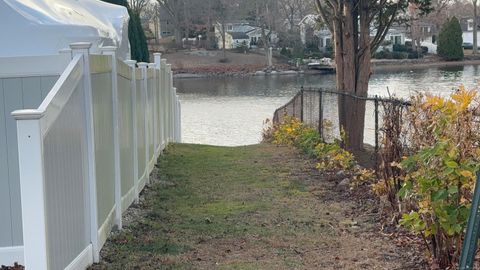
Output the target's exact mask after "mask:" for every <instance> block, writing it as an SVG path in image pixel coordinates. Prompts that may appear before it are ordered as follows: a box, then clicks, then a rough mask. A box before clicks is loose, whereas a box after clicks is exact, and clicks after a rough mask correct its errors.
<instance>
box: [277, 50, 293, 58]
mask: <svg viewBox="0 0 480 270" xmlns="http://www.w3.org/2000/svg"><path fill="white" fill-rule="evenodd" d="M280 54H281V55H283V56H286V57H288V58H292V52H291V51H290V50H289V49H287V48H286V47H282V50H280Z"/></svg>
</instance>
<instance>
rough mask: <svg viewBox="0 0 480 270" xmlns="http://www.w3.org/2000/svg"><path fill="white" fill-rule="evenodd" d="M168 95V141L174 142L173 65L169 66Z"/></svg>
mask: <svg viewBox="0 0 480 270" xmlns="http://www.w3.org/2000/svg"><path fill="white" fill-rule="evenodd" d="M167 78H168V79H167V81H168V84H167V93H168V99H167V100H168V141H169V142H171V141H172V140H173V106H172V105H173V104H172V99H173V80H172V65H171V64H167Z"/></svg>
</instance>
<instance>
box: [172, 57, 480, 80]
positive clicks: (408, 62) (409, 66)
mask: <svg viewBox="0 0 480 270" xmlns="http://www.w3.org/2000/svg"><path fill="white" fill-rule="evenodd" d="M469 65H480V59H467V60H462V61H443V60H440V61H439V60H432V59H405V60H376V59H374V60H373V61H372V71H373V72H374V73H384V72H397V71H408V70H419V69H427V68H442V67H455V66H457V67H458V66H469ZM287 75H290V76H292V75H296V76H299V75H301V76H303V75H319V76H322V75H324V74H320V73H315V72H311V71H309V70H306V71H303V70H302V71H298V70H292V69H280V70H277V71H275V72H274V73H266V72H264V71H263V70H259V71H257V72H245V71H242V70H239V71H232V70H229V71H225V72H221V71H220V72H214V73H212V72H208V71H207V72H202V69H201V68H199V69H198V71H196V72H192V71H191V69H190V70H183V69H177V70H174V76H173V77H174V79H200V78H225V77H234V78H235V77H253V76H257V77H271V76H287Z"/></svg>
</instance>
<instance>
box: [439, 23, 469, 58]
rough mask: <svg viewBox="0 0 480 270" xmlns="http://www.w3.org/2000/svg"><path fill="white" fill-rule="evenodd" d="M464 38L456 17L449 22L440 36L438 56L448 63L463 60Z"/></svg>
mask: <svg viewBox="0 0 480 270" xmlns="http://www.w3.org/2000/svg"><path fill="white" fill-rule="evenodd" d="M462 44H463V38H462V29H461V27H460V23H459V22H458V19H457V18H456V17H452V18H451V19H450V20H447V22H445V24H444V25H443V27H442V30H441V32H440V35H439V36H438V55H439V56H441V57H442V58H443V59H445V60H447V61H457V60H463V48H462Z"/></svg>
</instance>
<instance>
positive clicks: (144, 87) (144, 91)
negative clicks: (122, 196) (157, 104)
mask: <svg viewBox="0 0 480 270" xmlns="http://www.w3.org/2000/svg"><path fill="white" fill-rule="evenodd" d="M147 66H148V64H147V63H144V62H140V63H138V67H139V68H140V70H141V71H142V84H141V85H142V86H141V87H142V89H141V91H142V103H143V113H144V121H143V122H144V123H143V124H144V128H145V134H144V135H145V168H144V169H145V171H146V172H147V175H146V176H145V177H147V179H146V180H147V183H149V181H150V177H149V176H148V166H149V162H150V159H149V156H150V154H149V151H148V116H147V107H148V101H147V95H148V89H147V87H148V86H147V83H148V77H147Z"/></svg>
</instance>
